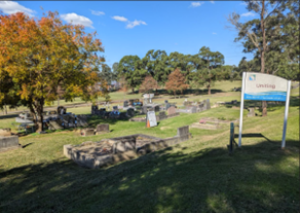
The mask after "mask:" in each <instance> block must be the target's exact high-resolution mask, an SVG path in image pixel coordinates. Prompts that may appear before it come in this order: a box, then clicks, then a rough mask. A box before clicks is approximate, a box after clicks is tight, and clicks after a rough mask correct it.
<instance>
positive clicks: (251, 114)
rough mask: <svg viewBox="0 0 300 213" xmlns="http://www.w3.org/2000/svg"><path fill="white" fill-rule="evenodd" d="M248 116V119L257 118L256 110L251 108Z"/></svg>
mask: <svg viewBox="0 0 300 213" xmlns="http://www.w3.org/2000/svg"><path fill="white" fill-rule="evenodd" d="M247 116H248V117H254V116H255V112H254V108H249V113H248V115H247Z"/></svg>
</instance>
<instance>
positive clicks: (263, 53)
mask: <svg viewBox="0 0 300 213" xmlns="http://www.w3.org/2000/svg"><path fill="white" fill-rule="evenodd" d="M261 4H262V8H261V13H260V24H261V30H262V36H263V47H262V50H261V55H260V63H261V70H260V72H261V73H264V72H265V58H264V57H265V51H266V30H265V22H264V14H265V0H262V2H261ZM262 116H263V117H265V116H267V102H266V101H262Z"/></svg>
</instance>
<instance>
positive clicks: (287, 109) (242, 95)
mask: <svg viewBox="0 0 300 213" xmlns="http://www.w3.org/2000/svg"><path fill="white" fill-rule="evenodd" d="M247 73H248V74H249V73H252V72H243V77H242V90H241V106H240V122H239V143H238V146H239V147H241V146H242V130H243V110H244V97H245V83H246V74H247ZM254 74H264V75H268V74H265V73H254ZM270 76H274V75H270ZM275 77H277V76H275ZM278 78H281V77H278ZM284 80H286V79H284ZM286 81H287V92H286V100H285V110H284V122H283V132H282V140H281V148H282V149H284V148H285V138H286V128H287V119H288V112H289V103H290V93H291V81H290V80H286ZM251 100H257V99H251ZM259 101H261V99H259ZM265 101H268V100H265ZM281 101H282V100H281Z"/></svg>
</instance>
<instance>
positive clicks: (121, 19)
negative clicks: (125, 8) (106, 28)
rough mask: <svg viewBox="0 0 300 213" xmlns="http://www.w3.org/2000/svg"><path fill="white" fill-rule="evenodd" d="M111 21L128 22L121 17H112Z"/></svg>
mask: <svg viewBox="0 0 300 213" xmlns="http://www.w3.org/2000/svg"><path fill="white" fill-rule="evenodd" d="M112 19H115V20H117V21H124V22H125V21H128V19H127V18H125V17H123V16H113V17H112Z"/></svg>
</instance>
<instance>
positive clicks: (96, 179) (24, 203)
mask: <svg viewBox="0 0 300 213" xmlns="http://www.w3.org/2000/svg"><path fill="white" fill-rule="evenodd" d="M295 93H296V92H295ZM295 93H294V94H295ZM296 94H299V93H296ZM239 97H240V93H234V92H230V93H222V94H213V95H211V96H206V95H203V96H199V97H198V96H193V97H191V99H192V100H197V99H200V100H203V99H207V98H210V99H211V103H214V102H216V101H231V100H235V99H236V100H238V101H239ZM183 100H184V98H182V99H176V100H175V99H174V101H171V100H170V102H177V103H180V102H183ZM158 101H159V99H158ZM160 101H161V102H163V100H160ZM248 104H253V103H248ZM258 104H260V103H258ZM71 110H72V112H74V113H77V114H84V113H89V112H90V107H80V108H73V109H70V110H68V111H71ZM73 110H74V111H73ZM256 113H257V114H258V116H256V117H249V118H248V117H247V116H246V115H247V110H244V123H243V140H242V148H241V149H235V151H234V153H233V155H232V156H230V155H228V151H227V148H226V145H227V144H228V143H229V125H224V126H223V128H222V129H219V130H201V129H194V128H191V129H190V132H191V133H192V135H193V138H192V139H190V140H188V141H185V142H182V143H180V144H178V145H176V146H173V147H170V148H167V149H164V150H161V151H158V152H154V153H151V154H148V155H145V156H142V157H140V158H137V159H134V160H131V161H127V162H123V163H119V164H117V165H114V166H111V167H107V168H102V169H96V170H89V169H85V168H80V167H78V166H77V165H76V164H75V163H73V162H72V161H70V160H68V159H67V158H66V157H64V155H63V152H62V147H63V145H65V144H80V143H82V142H84V141H99V140H101V139H103V138H111V137H116V136H122V135H129V134H136V133H143V134H147V135H152V136H157V137H162V138H165V137H171V136H175V135H176V133H177V128H178V127H180V126H184V125H190V124H192V123H193V122H198V121H199V119H200V118H201V117H215V118H218V117H225V118H227V119H233V118H238V117H239V109H232V108H228V107H225V106H222V107H219V108H214V109H210V110H207V111H204V112H200V113H196V114H184V113H182V114H181V115H180V116H178V117H174V118H170V119H167V120H163V121H160V122H159V124H158V126H157V127H154V128H151V129H147V128H146V127H145V124H144V123H142V122H128V121H113V120H101V119H99V118H97V117H92V118H91V119H90V120H89V125H90V126H96V125H97V124H98V123H103V122H105V123H109V124H110V130H111V132H110V133H107V134H103V135H97V136H90V137H79V136H77V135H75V134H74V133H73V132H72V131H61V132H55V133H49V134H45V135H36V134H31V135H28V136H25V137H21V138H20V143H21V144H22V145H23V146H24V148H23V149H18V150H13V151H9V152H3V153H0V190H1V192H0V212H8V213H9V212H14V213H15V212H72V213H74V212H130V213H131V212H234V213H237V212H245V213H248V212H298V211H299V207H300V206H299V196H300V191H299V99H297V98H296V97H293V98H292V100H291V106H290V109H289V119H288V125H287V138H286V149H285V150H281V149H280V145H281V136H282V127H283V115H284V106H272V105H269V106H268V117H266V118H262V117H261V112H260V111H258V110H256ZM10 119H11V118H9V119H2V120H0V125H5V123H9V122H12V121H13V120H10ZM235 131H236V133H238V129H237V128H236V129H235ZM237 140H238V139H237V137H236V141H237Z"/></svg>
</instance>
